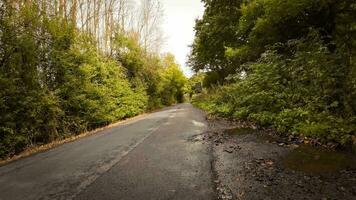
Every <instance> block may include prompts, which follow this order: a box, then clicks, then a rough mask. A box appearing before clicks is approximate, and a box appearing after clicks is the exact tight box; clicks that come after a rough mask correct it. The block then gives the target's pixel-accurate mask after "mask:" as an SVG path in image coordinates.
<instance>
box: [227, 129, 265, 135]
mask: <svg viewBox="0 0 356 200" xmlns="http://www.w3.org/2000/svg"><path fill="white" fill-rule="evenodd" d="M258 132H259V131H258V130H256V129H253V128H240V127H236V128H230V129H226V130H224V133H225V134H228V135H237V136H239V135H249V134H256V133H258Z"/></svg>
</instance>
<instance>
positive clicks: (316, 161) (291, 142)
mask: <svg viewBox="0 0 356 200" xmlns="http://www.w3.org/2000/svg"><path fill="white" fill-rule="evenodd" d="M209 126H210V128H209V131H208V132H206V133H205V134H204V135H203V136H202V137H200V138H199V140H200V141H203V142H207V143H209V144H210V145H211V148H212V154H213V157H214V159H213V163H212V165H213V166H212V168H213V170H214V173H215V178H216V180H215V184H216V190H217V193H218V196H219V199H246V200H247V199H248V200H249V199H251V200H257V199H263V200H268V199H271V200H278V199H281V200H282V199H283V200H286V199H293V200H294V199H295V200H298V199H319V200H327V199H330V200H331V199H342V200H355V199H356V157H355V155H353V154H348V153H346V152H338V151H333V150H328V149H327V148H325V147H322V146H320V147H314V146H315V145H314V146H312V145H311V143H310V142H308V140H307V139H306V140H300V138H294V137H287V136H285V137H281V136H279V135H277V134H274V133H273V132H271V131H266V130H260V129H258V128H257V127H256V126H253V125H250V124H245V123H241V122H230V121H226V120H222V119H218V120H217V119H214V120H209ZM306 141H307V142H306ZM305 143H307V144H305ZM329 146H332V144H330V145H329Z"/></svg>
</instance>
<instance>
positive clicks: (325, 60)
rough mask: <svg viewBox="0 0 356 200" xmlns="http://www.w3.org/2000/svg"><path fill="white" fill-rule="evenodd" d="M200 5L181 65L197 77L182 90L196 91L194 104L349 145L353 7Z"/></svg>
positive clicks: (327, 1)
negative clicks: (198, 86) (191, 40)
mask: <svg viewBox="0 0 356 200" xmlns="http://www.w3.org/2000/svg"><path fill="white" fill-rule="evenodd" d="M203 2H204V3H205V7H206V11H205V14H204V16H203V18H202V19H200V20H197V22H196V26H195V31H196V38H195V41H194V43H193V45H192V53H191V55H190V61H189V64H190V65H191V67H192V69H194V70H195V71H196V72H199V73H198V74H197V75H196V76H194V77H193V78H192V79H191V81H190V82H191V83H190V85H192V87H193V86H194V85H196V83H197V82H198V83H203V86H204V90H203V91H202V92H201V93H199V92H198V93H197V94H196V95H193V96H194V98H193V103H194V104H195V105H197V106H199V107H201V108H203V109H205V110H207V111H208V112H210V113H213V114H217V115H220V116H223V117H228V118H235V119H242V120H249V121H252V122H255V123H258V124H259V125H262V126H265V127H272V128H274V129H277V130H278V131H280V132H285V133H289V134H294V135H302V136H308V137H313V138H318V139H320V140H321V141H323V142H328V141H331V142H337V143H339V144H342V145H350V144H354V145H356V61H355V54H356V3H355V1H349V0H315V1H310V0H287V1H286V0H237V1H217V0H212V1H206V0H204V1H203ZM199 77H200V80H199ZM201 77H203V78H201ZM197 80H198V81H197ZM193 88H194V87H193Z"/></svg>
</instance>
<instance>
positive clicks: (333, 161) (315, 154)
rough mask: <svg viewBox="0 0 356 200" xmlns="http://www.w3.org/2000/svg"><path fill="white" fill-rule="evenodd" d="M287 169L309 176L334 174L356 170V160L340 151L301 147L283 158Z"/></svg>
mask: <svg viewBox="0 0 356 200" xmlns="http://www.w3.org/2000/svg"><path fill="white" fill-rule="evenodd" d="M282 162H283V164H284V166H285V167H287V168H290V169H293V170H296V171H303V172H305V173H309V174H323V173H333V172H338V171H340V170H347V169H356V158H355V157H354V156H352V155H350V154H347V153H344V152H338V151H328V150H324V149H321V148H316V147H311V146H301V147H298V148H296V149H294V150H292V152H291V153H289V154H288V155H287V156H286V157H285V158H283V161H282Z"/></svg>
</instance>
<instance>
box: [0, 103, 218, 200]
mask: <svg viewBox="0 0 356 200" xmlns="http://www.w3.org/2000/svg"><path fill="white" fill-rule="evenodd" d="M206 128H207V126H206V122H205V116H204V114H203V113H202V112H201V111H200V110H198V109H195V108H194V107H193V106H192V105H190V104H180V105H176V106H172V107H169V108H166V109H164V110H161V111H159V112H155V113H152V114H149V115H146V116H143V117H139V118H137V119H135V120H132V121H129V122H127V123H124V124H121V125H118V126H115V127H113V128H110V129H106V130H104V131H101V132H99V133H97V134H95V135H92V136H89V137H86V138H83V139H80V140H77V141H74V142H71V143H67V144H64V145H61V146H59V147H57V148H54V149H51V150H49V151H46V152H43V153H39V154H36V155H34V156H31V157H27V158H24V159H21V160H19V161H16V162H13V163H10V164H8V165H5V166H2V167H0V200H17V199H18V200H25V199H28V200H32V199H36V200H45V199H51V200H52V199H65V200H68V199H89V200H90V199H93V200H94V199H95V200H101V199H103V200H105V199H108V200H109V199H115V200H126V199H127V200H129V199H137V200H140V199H142V200H149V199H155V200H156V199H162V200H163V199H179V200H184V199H191V200H199V199H204V200H209V199H215V192H214V189H213V188H214V184H213V180H212V179H213V175H212V170H211V160H212V158H211V154H210V151H209V147H208V145H205V144H203V143H201V142H195V140H194V138H195V137H196V136H197V135H199V134H201V133H202V132H204V131H205V129H206Z"/></svg>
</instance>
